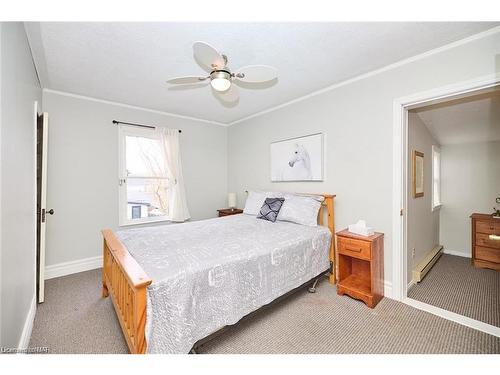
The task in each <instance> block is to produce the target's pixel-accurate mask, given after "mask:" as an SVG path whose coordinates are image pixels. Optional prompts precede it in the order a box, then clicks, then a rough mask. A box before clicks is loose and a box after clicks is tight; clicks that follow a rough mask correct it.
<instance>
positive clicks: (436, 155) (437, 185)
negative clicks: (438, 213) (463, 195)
mask: <svg viewBox="0 0 500 375" xmlns="http://www.w3.org/2000/svg"><path fill="white" fill-rule="evenodd" d="M440 207H441V149H440V148H439V147H438V146H432V210H436V209H438V208H440Z"/></svg>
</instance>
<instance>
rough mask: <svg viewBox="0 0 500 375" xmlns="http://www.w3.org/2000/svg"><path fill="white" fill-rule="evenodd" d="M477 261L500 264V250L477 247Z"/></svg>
mask: <svg viewBox="0 0 500 375" xmlns="http://www.w3.org/2000/svg"><path fill="white" fill-rule="evenodd" d="M475 259H480V260H486V261H488V262H494V263H500V249H493V248H491V247H483V246H476V256H475Z"/></svg>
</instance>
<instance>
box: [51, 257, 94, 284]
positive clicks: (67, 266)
mask: <svg viewBox="0 0 500 375" xmlns="http://www.w3.org/2000/svg"><path fill="white" fill-rule="evenodd" d="M101 267H102V255H99V256H96V257H91V258H84V259H79V260H74V261H70V262H63V263H58V264H52V265H50V266H46V267H45V280H48V279H53V278H55V277H61V276H66V275H71V274H74V273H78V272H83V271H89V270H94V269H96V268H101Z"/></svg>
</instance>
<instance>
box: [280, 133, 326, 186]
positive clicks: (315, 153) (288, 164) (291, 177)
mask: <svg viewBox="0 0 500 375" xmlns="http://www.w3.org/2000/svg"><path fill="white" fill-rule="evenodd" d="M322 180H323V134H313V135H309V136H304V137H299V138H293V139H287V140H284V141H279V142H274V143H271V181H273V182H280V181H322Z"/></svg>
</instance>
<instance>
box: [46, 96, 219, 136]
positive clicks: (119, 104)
mask: <svg viewBox="0 0 500 375" xmlns="http://www.w3.org/2000/svg"><path fill="white" fill-rule="evenodd" d="M42 91H43V92H47V93H50V94H56V95H61V96H68V97H71V98H76V99H83V100H89V101H92V102H97V103H103V104H109V105H115V106H118V107H123V108H129V109H136V110H139V111H145V112H151V113H156V114H159V115H165V116H170V117H176V118H181V119H184V120H191V121H199V122H204V123H206V124H212V125H218V126H225V127H227V126H229V124H225V123H222V122H218V121H213V120H205V119H202V118H198V117H191V116H185V115H179V114H177V113H171V112H164V111H159V110H157V109H151V108H145V107H139V106H136V105H131V104H125V103H120V102H114V101H112V100H105V99H99V98H94V97H91V96H85V95H79V94H73V93H70V92H66V91H59V90H53V89H48V88H44V89H43V90H42Z"/></svg>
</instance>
